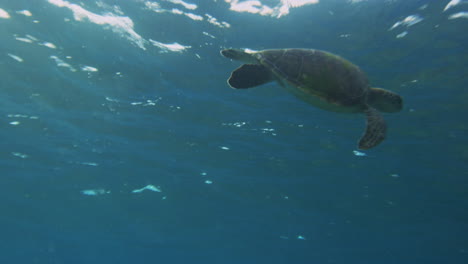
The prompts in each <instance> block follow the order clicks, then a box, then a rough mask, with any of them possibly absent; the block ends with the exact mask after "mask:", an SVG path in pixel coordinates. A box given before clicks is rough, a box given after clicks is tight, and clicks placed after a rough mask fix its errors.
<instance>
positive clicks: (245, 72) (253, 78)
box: [228, 64, 273, 89]
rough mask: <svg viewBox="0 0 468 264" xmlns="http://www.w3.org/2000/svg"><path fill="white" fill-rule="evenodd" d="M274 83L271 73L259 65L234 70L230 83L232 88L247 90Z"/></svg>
mask: <svg viewBox="0 0 468 264" xmlns="http://www.w3.org/2000/svg"><path fill="white" fill-rule="evenodd" d="M271 81H273V76H272V74H271V71H270V70H269V69H267V68H266V67H265V66H262V65H259V64H244V65H242V66H240V67H239V68H237V69H236V70H234V71H233V72H232V73H231V77H229V80H228V83H229V85H230V86H231V87H232V88H236V89H247V88H252V87H255V86H259V85H262V84H265V83H268V82H271Z"/></svg>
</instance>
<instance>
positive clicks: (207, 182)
mask: <svg viewBox="0 0 468 264" xmlns="http://www.w3.org/2000/svg"><path fill="white" fill-rule="evenodd" d="M205 183H206V184H213V181H210V180H206V181H205Z"/></svg>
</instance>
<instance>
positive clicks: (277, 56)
mask: <svg viewBox="0 0 468 264" xmlns="http://www.w3.org/2000/svg"><path fill="white" fill-rule="evenodd" d="M221 54H222V55H223V56H224V57H227V58H230V59H233V60H239V61H242V62H244V63H246V64H243V65H242V66H240V67H239V68H237V69H236V70H234V71H233V72H232V73H231V76H230V77H229V79H228V84H229V85H230V86H231V87H232V88H236V89H245V88H251V87H254V86H258V85H261V84H265V83H268V82H271V81H277V82H278V83H279V84H281V86H283V87H285V88H286V89H287V90H289V91H290V92H291V93H293V94H294V95H296V96H297V97H299V98H300V99H302V100H304V101H306V102H308V103H310V104H312V105H314V106H316V107H319V108H322V109H325V110H328V111H335V112H344V113H365V114H366V116H367V128H366V131H365V133H364V135H363V136H362V138H361V139H360V140H359V145H358V147H359V149H369V148H372V147H375V146H376V145H378V144H379V143H380V142H382V141H383V140H384V139H385V134H386V131H387V126H386V123H385V121H384V120H383V118H382V116H381V115H380V113H379V111H382V112H387V113H392V112H398V111H400V110H401V108H402V106H403V99H402V98H401V96H399V95H398V94H396V93H393V92H390V91H388V90H384V89H382V88H371V87H370V86H369V84H368V81H367V78H366V75H365V74H364V72H362V71H361V70H360V69H359V67H357V66H356V65H354V64H352V63H351V62H349V61H347V60H345V59H343V58H341V57H339V56H337V55H334V54H332V53H329V52H325V51H320V50H314V49H271V50H261V51H252V50H248V49H245V50H244V49H225V50H222V51H221Z"/></svg>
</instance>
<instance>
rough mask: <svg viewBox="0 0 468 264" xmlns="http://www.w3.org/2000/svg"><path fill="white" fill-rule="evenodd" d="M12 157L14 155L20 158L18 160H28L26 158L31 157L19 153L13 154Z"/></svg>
mask: <svg viewBox="0 0 468 264" xmlns="http://www.w3.org/2000/svg"><path fill="white" fill-rule="evenodd" d="M11 155H13V156H15V157H18V158H22V159H26V158H28V157H29V156H28V155H26V154H23V153H19V152H12V153H11Z"/></svg>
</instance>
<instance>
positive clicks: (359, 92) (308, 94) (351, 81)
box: [254, 49, 369, 112]
mask: <svg viewBox="0 0 468 264" xmlns="http://www.w3.org/2000/svg"><path fill="white" fill-rule="evenodd" d="M254 56H255V58H256V59H257V60H258V62H259V63H260V64H261V65H263V66H265V67H266V68H268V69H269V70H270V71H271V72H273V74H274V76H275V77H276V79H277V81H278V82H279V83H280V84H281V85H283V86H284V87H285V88H287V89H288V90H289V91H290V92H291V93H293V94H295V95H296V96H298V97H299V98H301V99H302V100H304V101H307V102H309V103H311V104H313V105H315V106H317V107H320V108H323V109H326V110H331V111H337V112H362V111H363V110H365V109H366V108H367V104H366V99H367V93H368V91H369V84H368V81H367V78H366V76H365V74H364V73H363V72H362V71H361V70H360V69H359V67H357V66H356V65H354V64H352V63H351V62H349V61H347V60H345V59H343V58H341V57H339V56H337V55H334V54H331V53H328V52H325V51H320V50H312V49H278V50H263V51H259V52H257V53H255V54H254Z"/></svg>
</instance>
